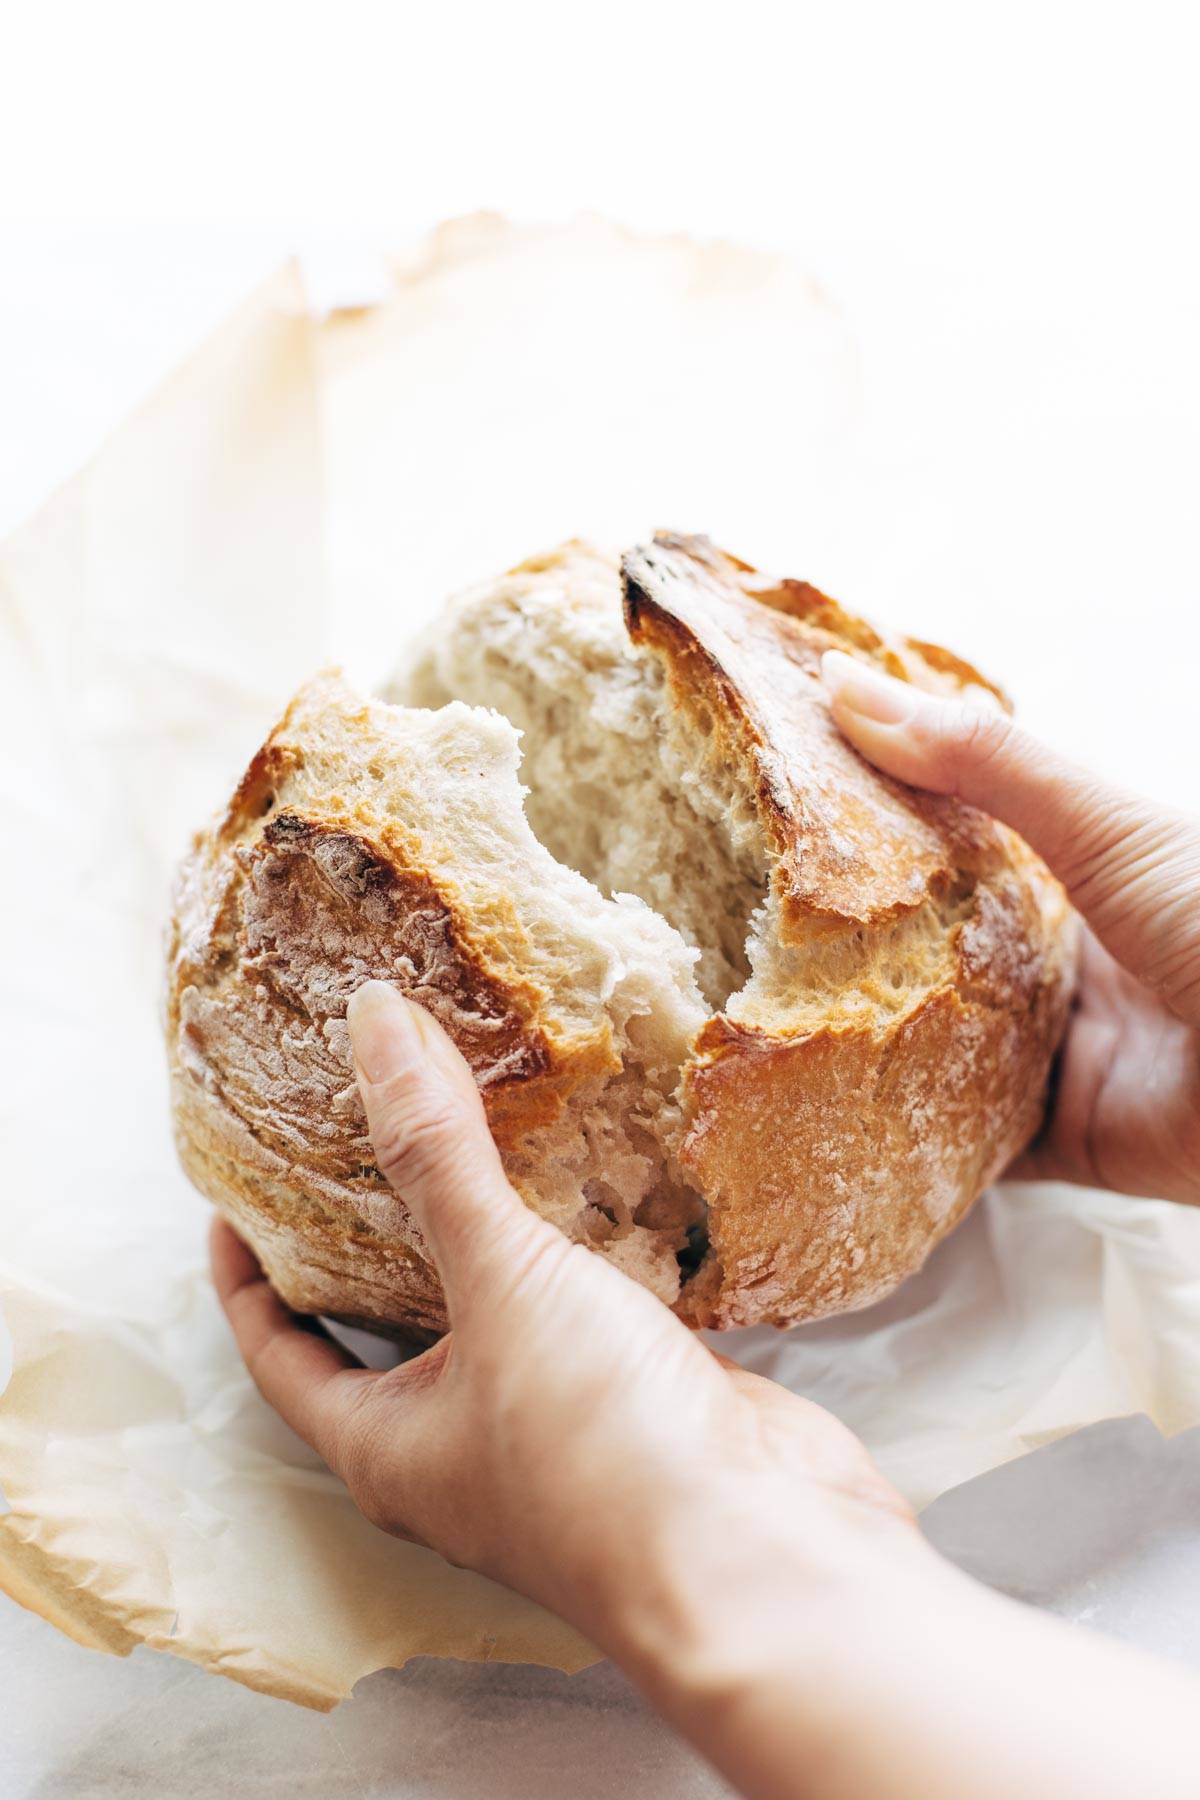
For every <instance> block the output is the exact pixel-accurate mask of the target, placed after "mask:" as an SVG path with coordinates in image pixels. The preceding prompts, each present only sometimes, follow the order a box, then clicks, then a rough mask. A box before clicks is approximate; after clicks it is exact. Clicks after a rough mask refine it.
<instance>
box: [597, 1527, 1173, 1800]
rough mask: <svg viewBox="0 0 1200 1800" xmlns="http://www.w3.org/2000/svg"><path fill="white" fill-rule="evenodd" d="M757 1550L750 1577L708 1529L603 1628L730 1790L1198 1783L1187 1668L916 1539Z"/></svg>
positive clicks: (1121, 1796) (930, 1790) (821, 1797)
mask: <svg viewBox="0 0 1200 1800" xmlns="http://www.w3.org/2000/svg"><path fill="white" fill-rule="evenodd" d="M747 1535H748V1537H750V1538H753V1539H757V1533H756V1532H755V1530H754V1528H753V1526H751V1527H750V1528H749V1530H748V1533H747ZM772 1548H773V1549H774V1550H775V1552H776V1555H775V1557H774V1559H773V1560H772V1562H771V1563H770V1565H769V1566H768V1568H767V1569H766V1570H765V1571H764V1572H762V1573H759V1574H757V1575H755V1574H751V1573H749V1571H751V1570H752V1568H753V1564H754V1561H755V1556H754V1555H748V1556H747V1557H746V1559H745V1562H744V1564H743V1561H742V1559H741V1558H740V1557H739V1556H738V1555H736V1554H735V1555H734V1556H733V1557H732V1558H731V1559H726V1558H725V1556H724V1555H723V1553H722V1552H721V1550H720V1547H719V1546H717V1545H714V1548H713V1552H712V1555H711V1556H710V1557H706V1556H705V1554H704V1550H703V1546H702V1545H701V1544H699V1543H697V1544H696V1545H695V1546H694V1559H693V1562H692V1575H691V1579H690V1581H689V1583H688V1591H687V1593H686V1594H680V1593H678V1592H676V1593H674V1594H672V1595H671V1596H670V1598H669V1599H667V1598H666V1596H667V1594H668V1590H669V1588H670V1583H669V1582H667V1581H663V1582H662V1583H660V1585H659V1591H658V1592H657V1594H655V1593H654V1589H653V1586H652V1585H650V1586H647V1587H645V1588H644V1589H643V1594H642V1598H641V1603H640V1605H641V1616H640V1617H639V1618H638V1619H637V1621H636V1624H635V1625H633V1626H632V1627H630V1628H629V1629H628V1630H626V1632H625V1634H624V1641H623V1642H622V1641H621V1640H622V1633H621V1631H620V1630H619V1629H618V1630H615V1631H613V1632H611V1633H610V1636H611V1637H612V1639H613V1653H614V1654H615V1655H616V1658H617V1660H618V1661H620V1662H622V1663H623V1665H624V1666H625V1667H626V1669H627V1671H628V1672H629V1674H630V1675H631V1677H632V1678H633V1679H634V1680H635V1681H636V1682H637V1684H638V1685H639V1686H640V1687H641V1688H642V1689H643V1691H644V1692H645V1693H646V1695H647V1697H648V1698H649V1699H650V1701H651V1702H652V1704H654V1705H655V1706H656V1707H657V1708H658V1709H659V1710H660V1711H661V1712H662V1713H663V1714H664V1716H665V1717H667V1718H668V1719H669V1720H670V1721H671V1723H672V1724H673V1725H674V1726H675V1727H676V1729H677V1730H679V1732H680V1733H681V1734H682V1735H683V1736H684V1737H686V1738H687V1739H688V1740H689V1741H690V1742H692V1743H693V1744H695V1745H696V1747H697V1748H698V1749H700V1750H701V1751H702V1752H703V1753H704V1754H705V1755H706V1756H707V1757H708V1758H709V1759H710V1760H711V1761H712V1762H713V1763H714V1764H715V1765H716V1766H717V1767H718V1768H719V1769H720V1770H721V1771H722V1772H723V1773H724V1774H725V1775H726V1776H727V1777H728V1778H729V1779H730V1780H731V1781H732V1782H733V1783H734V1785H735V1786H736V1787H737V1789H738V1791H739V1792H741V1793H745V1794H747V1795H750V1796H754V1797H760V1796H761V1797H764V1800H766V1797H770V1800H783V1797H785V1796H787V1797H791V1800H794V1797H797V1796H804V1800H863V1797H865V1796H870V1797H871V1800H961V1797H962V1796H963V1795H964V1794H970V1795H971V1796H972V1800H1018V1796H1019V1797H1020V1800H1026V1797H1027V1796H1028V1795H1030V1794H1042V1793H1047V1794H1054V1795H1055V1796H1056V1800H1075V1797H1076V1796H1078V1797H1079V1800H1085V1797H1086V1800H1109V1797H1110V1796H1111V1800H1128V1796H1129V1795H1130V1794H1135V1793H1153V1794H1154V1795H1155V1796H1156V1800H1172V1797H1173V1796H1175V1795H1179V1796H1180V1797H1181V1800H1182V1796H1184V1795H1192V1794H1194V1793H1195V1791H1196V1780H1197V1774H1196V1768H1195V1766H1194V1764H1195V1760H1197V1759H1196V1757H1195V1756H1194V1753H1193V1750H1192V1747H1191V1745H1190V1742H1189V1740H1190V1736H1191V1733H1190V1729H1189V1727H1188V1720H1189V1718H1191V1717H1194V1715H1195V1711H1196V1707H1197V1703H1198V1702H1200V1683H1197V1682H1196V1680H1195V1679H1194V1678H1193V1677H1191V1676H1190V1675H1188V1674H1187V1673H1185V1672H1183V1671H1180V1670H1177V1669H1174V1668H1172V1667H1171V1666H1170V1665H1166V1664H1163V1665H1160V1664H1158V1663H1156V1662H1154V1661H1153V1660H1152V1659H1150V1658H1147V1657H1143V1656H1141V1655H1140V1654H1138V1653H1137V1652H1134V1651H1131V1650H1129V1649H1126V1648H1124V1647H1122V1646H1120V1645H1118V1644H1114V1643H1111V1642H1108V1641H1106V1640H1104V1639H1102V1638H1099V1637H1095V1636H1092V1635H1091V1634H1089V1633H1086V1632H1083V1631H1080V1630H1078V1629H1077V1628H1075V1627H1072V1626H1069V1625H1065V1624H1063V1623H1062V1622H1060V1621H1056V1620H1054V1619H1051V1618H1048V1617H1046V1616H1045V1615H1042V1614H1039V1613H1036V1612H1034V1611H1033V1610H1032V1609H1029V1608H1026V1607H1022V1606H1019V1605H1017V1604H1016V1603H1014V1602H1012V1601H1008V1600H1005V1599H1003V1598H1002V1597H1000V1596H999V1595H996V1594H994V1593H991V1592H990V1591H989V1590H987V1589H985V1588H982V1587H980V1586H979V1585H978V1584H976V1583H974V1582H972V1581H970V1580H969V1579H968V1578H967V1577H965V1576H963V1575H962V1574H960V1573H959V1572H958V1571H957V1570H955V1569H954V1568H952V1567H951V1566H950V1565H948V1564H946V1563H944V1562H943V1561H942V1560H941V1559H940V1558H938V1557H937V1556H936V1555H935V1553H934V1552H933V1551H932V1550H930V1549H929V1548H928V1547H927V1546H926V1545H925V1544H924V1543H923V1542H922V1541H921V1540H919V1539H918V1538H916V1537H915V1535H914V1536H913V1538H912V1540H911V1542H910V1543H906V1544H905V1545H904V1546H903V1548H902V1549H899V1550H898V1547H897V1545H896V1544H895V1543H885V1544H883V1545H879V1546H872V1547H871V1548H869V1549H866V1550H865V1553H864V1556H863V1560H862V1563H861V1565H860V1567H859V1568H857V1569H854V1568H852V1567H850V1566H849V1565H848V1563H847V1561H846V1553H847V1552H848V1551H849V1550H850V1549H851V1548H852V1544H851V1543H850V1542H849V1541H843V1542H841V1543H838V1544H835V1545H833V1546H832V1554H831V1559H830V1564H829V1565H824V1566H823V1564H822V1558H821V1557H820V1555H817V1554H814V1546H813V1545H812V1543H811V1541H810V1542H799V1541H798V1542H796V1544H795V1545H794V1547H792V1548H791V1549H790V1550H785V1551H782V1552H780V1546H778V1545H776V1546H773V1547H772ZM757 1560H758V1561H759V1565H760V1567H761V1562H762V1561H763V1560H766V1559H764V1558H763V1557H762V1545H761V1543H759V1544H758V1546H757ZM729 1563H731V1564H732V1566H728V1564H729ZM723 1564H726V1567H725V1570H724V1573H723V1572H722V1565H723ZM664 1602H665V1603H664ZM650 1603H653V1604H655V1605H657V1606H659V1608H660V1609H661V1618H660V1622H659V1626H658V1628H657V1629H656V1628H655V1626H654V1624H653V1622H651V1621H650V1620H649V1619H648V1617H647V1616H646V1615H647V1606H648V1604H650ZM633 1610H634V1611H635V1612H636V1610H637V1609H636V1608H635V1609H633ZM1189 1759H1190V1760H1189Z"/></svg>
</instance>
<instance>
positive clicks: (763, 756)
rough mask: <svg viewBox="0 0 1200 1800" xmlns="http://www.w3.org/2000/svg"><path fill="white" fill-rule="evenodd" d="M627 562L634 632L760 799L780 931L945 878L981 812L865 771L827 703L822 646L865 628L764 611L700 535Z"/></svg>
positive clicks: (852, 916)
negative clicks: (838, 628)
mask: <svg viewBox="0 0 1200 1800" xmlns="http://www.w3.org/2000/svg"><path fill="white" fill-rule="evenodd" d="M622 569H623V573H624V577H625V614H626V620H627V623H628V628H629V632H630V635H631V637H632V638H633V640H634V641H635V643H641V644H643V645H645V646H646V647H647V648H649V649H652V650H654V651H655V652H656V653H657V654H658V655H659V656H660V657H661V658H662V660H663V661H664V663H665V664H666V667H667V672H668V677H669V680H670V682H671V691H672V697H673V699H674V701H675V703H676V705H678V706H679V707H681V708H682V709H683V710H684V711H685V712H687V713H689V714H690V715H691V716H692V717H693V718H695V719H697V721H698V723H699V724H700V727H701V729H702V730H703V731H704V732H705V733H707V732H708V731H709V730H713V731H715V732H716V733H717V734H718V735H719V736H720V738H721V739H722V741H723V743H724V745H725V747H726V749H727V752H728V754H729V755H730V756H731V757H733V758H735V759H736V760H737V761H739V762H740V763H741V764H742V766H743V768H744V769H745V772H746V775H747V777H748V779H749V780H750V782H751V783H752V785H753V788H754V791H755V792H756V794H757V796H758V802H759V816H760V819H761V823H762V826H763V829H764V831H765V833H766V834H767V839H768V842H769V844H770V846H771V849H772V851H773V852H774V854H775V856H776V858H777V859H778V867H777V871H776V882H777V885H778V887H779V890H780V893H781V897H782V899H783V903H784V930H785V935H786V932H787V926H788V923H789V921H794V922H796V923H797V924H798V925H799V926H800V928H801V929H805V930H807V929H810V928H811V924H812V922H813V921H814V920H815V919H818V918H823V919H827V920H828V921H829V923H830V924H838V923H841V922H844V921H848V920H853V921H854V922H855V923H857V924H862V925H870V924H873V923H875V922H877V921H878V920H881V919H884V918H888V917H891V916H894V915H895V914H896V913H897V912H900V911H904V910H906V909H909V908H911V907H912V906H914V905H915V904H917V903H918V902H919V901H920V900H921V899H922V898H923V897H924V896H925V895H926V894H927V893H929V892H930V891H931V890H932V889H934V888H942V889H945V888H948V887H949V886H950V885H952V883H953V882H954V880H955V879H956V877H957V874H958V871H959V869H960V868H961V865H962V862H963V859H964V857H971V856H973V855H974V854H975V851H976V848H977V842H978V838H979V831H980V828H979V822H978V818H977V815H971V814H969V813H968V809H966V808H964V807H960V806H957V805H956V804H955V803H954V802H952V801H945V800H941V799H938V798H937V797H935V796H933V795H929V794H918V793H916V792H915V791H914V790H913V789H912V788H906V787H904V786H902V784H901V783H899V782H896V781H892V780H890V779H889V778H888V777H887V776H885V775H881V774H880V773H879V772H878V770H876V769H872V768H871V767H870V766H869V765H868V764H867V763H866V762H864V761H863V759H862V758H861V757H860V756H859V755H858V753H857V751H855V750H853V749H852V748H851V746H850V745H849V743H847V741H846V739H845V738H844V737H843V736H842V734H841V732H840V731H839V730H838V728H837V726H836V725H835V724H834V722H833V717H832V715H831V713H830V710H829V707H828V704H827V703H826V700H825V694H824V689H823V687H822V685H821V679H820V662H821V656H822V653H823V652H824V651H825V650H827V649H829V648H830V647H831V646H833V645H835V644H836V645H837V647H839V648H854V649H857V648H858V647H859V643H858V639H859V637H860V636H861V633H850V632H847V633H843V634H842V635H840V636H839V637H837V638H834V637H833V636H832V635H831V633H830V631H829V629H828V626H827V624H823V625H814V624H813V623H812V622H811V621H810V620H808V619H806V618H801V617H795V616H792V615H790V614H788V613H784V612H781V611H779V610H777V609H775V608H773V607H769V606H763V605H761V604H760V603H759V602H758V600H757V599H756V598H754V597H752V596H751V595H750V594H749V593H747V592H746V591H745V589H744V587H743V585H742V583H741V581H738V580H734V579H732V578H731V577H730V576H729V574H728V573H727V572H726V571H725V570H724V569H722V567H721V565H720V563H719V562H718V561H717V559H716V556H714V553H713V552H712V550H711V546H709V545H707V544H706V543H705V542H704V541H703V540H700V541H699V542H698V543H697V542H696V541H695V540H690V539H682V538H669V539H668V538H656V539H655V541H654V543H653V544H651V545H648V546H646V547H644V548H642V549H639V550H635V551H631V552H630V553H629V554H628V555H627V556H626V557H625V558H624V561H623V563H622ZM838 610H839V613H840V611H841V609H840V608H839V609H838ZM842 617H843V618H845V617H846V615H844V614H843V615H842ZM864 630H869V628H865V627H864ZM872 635H873V634H872Z"/></svg>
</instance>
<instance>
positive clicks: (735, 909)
mask: <svg viewBox="0 0 1200 1800" xmlns="http://www.w3.org/2000/svg"><path fill="white" fill-rule="evenodd" d="M389 694H390V696H391V697H392V698H395V699H398V700H403V701H405V702H407V703H408V704H409V705H413V706H429V707H438V706H444V705H446V704H447V703H448V702H449V701H451V700H453V699H461V700H468V701H470V702H471V703H472V704H473V705H476V706H487V707H492V708H494V709H495V710H496V711H497V712H500V713H502V714H503V715H504V716H505V717H506V718H507V719H510V720H511V721H512V723H513V724H514V725H515V726H516V727H517V728H518V730H519V731H520V732H521V734H522V737H521V751H522V758H521V778H522V780H523V781H524V782H525V783H526V785H527V786H528V789H529V793H528V797H527V800H526V812H527V815H528V818H529V822H530V825H531V826H532V827H533V830H534V831H535V832H536V834H537V836H538V837H539V838H540V840H541V842H542V843H543V844H544V845H545V846H546V847H547V848H548V849H549V850H550V851H551V852H552V853H553V855H554V856H555V857H556V858H557V859H558V860H559V861H560V862H562V863H566V864H568V865H569V866H570V867H571V868H573V869H576V870H579V871H580V872H581V873H582V874H584V875H586V876H587V877H588V879H589V880H590V881H592V882H594V883H595V884H596V885H597V887H599V888H600V889H601V890H602V891H603V892H604V893H605V894H610V895H615V894H634V895H637V896H638V897H639V898H640V899H642V900H643V901H645V903H646V905H647V906H649V907H652V908H653V909H654V911H655V912H657V913H659V914H660V915H661V916H662V917H663V918H664V919H666V920H668V921H669V922H670V923H671V924H672V925H673V926H674V927H675V928H676V930H677V931H678V932H679V933H680V935H681V936H682V937H683V938H684V940H685V941H686V942H687V943H688V944H690V945H693V946H694V947H695V948H696V949H697V950H698V951H699V960H698V965H697V979H698V981H699V985H700V988H701V991H702V993H703V996H704V999H705V1001H706V1003H707V1005H708V1007H709V1008H710V1010H714V1011H715V1010H719V1009H720V1008H721V1007H723V1006H724V1005H725V1004H726V1002H727V1001H728V1000H729V998H730V996H731V995H732V994H734V993H735V992H736V991H737V990H738V989H739V988H741V987H742V986H743V984H744V983H745V982H746V980H747V978H748V976H749V974H750V965H749V962H748V960H747V953H746V945H747V939H748V936H749V934H750V931H751V926H752V920H753V916H754V914H755V912H756V910H757V909H758V908H759V907H760V906H761V905H762V904H763V902H764V900H765V897H766V891H767V875H768V857H767V853H766V847H765V845H764V843H763V838H762V833H761V830H760V828H759V825H758V821H757V818H756V816H755V812H754V807H753V803H752V800H751V797H750V795H749V793H748V792H747V790H746V787H745V784H744V783H743V782H742V781H741V780H740V779H739V777H738V775H737V774H736V772H735V771H733V770H731V769H730V768H729V767H728V766H727V764H726V763H725V762H724V760H723V759H721V758H719V757H717V756H715V755H711V756H710V755H708V754H707V753H706V750H707V746H706V742H705V740H704V738H703V736H702V735H701V734H700V733H698V732H697V731H696V730H695V729H694V728H692V727H690V726H688V725H686V724H685V723H684V722H683V721H682V719H681V718H680V716H679V714H678V712H677V710H676V709H674V708H673V707H671V706H669V705H668V704H667V700H666V695H665V693H664V691H663V677H662V673H661V670H660V668H659V666H658V664H657V663H656V662H655V661H653V660H652V659H651V658H650V657H647V656H642V655H638V654H636V653H635V652H634V651H633V650H632V649H631V647H630V644H629V640H628V638H627V636H626V632H625V627H624V623H623V621H622V617H621V594H620V577H619V573H618V570H617V566H616V564H615V562H614V561H612V560H611V559H609V558H607V557H605V556H603V555H602V554H601V553H600V552H598V551H595V550H592V549H590V548H588V547H585V546H582V545H571V546H568V547H567V549H566V550H564V551H560V552H558V553H556V554H555V555H554V556H553V557H549V558H546V559H545V560H544V561H543V562H533V563H529V564H525V565H522V567H521V568H520V569H518V570H515V571H514V572H513V574H512V575H510V576H507V577H505V578H504V579H503V580H501V581H499V582H495V583H491V584H489V585H488V586H487V587H482V588H479V589H476V590H473V591H471V592H468V593H466V594H464V595H462V596H460V597H459V599H458V600H457V601H455V602H452V603H451V606H450V608H449V609H448V612H447V613H446V614H445V615H443V617H442V618H441V619H440V620H439V622H438V625H437V627H436V630H435V632H434V633H433V634H431V635H430V636H429V638H428V639H427V640H426V641H425V642H424V643H423V644H422V645H421V646H420V647H419V649H418V651H417V653H416V655H415V657H414V659H413V660H412V662H411V663H410V664H409V665H408V667H407V668H406V669H404V670H402V671H401V672H400V673H399V674H398V675H397V676H396V677H394V679H393V682H392V684H391V687H390V689H389Z"/></svg>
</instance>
